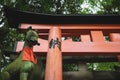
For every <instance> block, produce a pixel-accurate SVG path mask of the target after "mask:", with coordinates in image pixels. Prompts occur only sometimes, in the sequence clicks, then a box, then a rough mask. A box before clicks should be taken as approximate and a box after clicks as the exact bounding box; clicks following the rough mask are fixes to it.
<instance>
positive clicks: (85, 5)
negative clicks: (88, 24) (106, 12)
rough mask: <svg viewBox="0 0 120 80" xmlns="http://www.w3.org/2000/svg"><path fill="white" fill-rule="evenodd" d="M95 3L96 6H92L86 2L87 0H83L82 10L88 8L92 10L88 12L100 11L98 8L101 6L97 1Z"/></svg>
mask: <svg viewBox="0 0 120 80" xmlns="http://www.w3.org/2000/svg"><path fill="white" fill-rule="evenodd" d="M101 1H102V0H101ZM96 3H97V6H93V5H91V4H90V3H89V2H88V0H84V2H83V4H82V5H81V8H82V11H84V10H86V9H88V10H90V11H91V12H92V13H91V12H89V13H91V14H96V13H97V11H100V10H101V9H100V8H101V7H102V6H101V5H100V3H99V2H96Z"/></svg>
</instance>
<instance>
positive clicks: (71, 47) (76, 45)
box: [16, 39, 120, 56]
mask: <svg viewBox="0 0 120 80" xmlns="http://www.w3.org/2000/svg"><path fill="white" fill-rule="evenodd" d="M40 43H41V45H40V46H35V47H34V48H33V50H34V52H35V53H38V54H39V55H46V53H47V49H48V47H47V46H48V41H47V40H42V39H40ZM18 44H21V45H22V43H19V42H18ZM21 47H22V46H19V45H17V46H16V49H17V50H16V51H17V52H19V51H20V50H21ZM18 50H19V51H18ZM62 54H63V55H66V56H67V55H69V56H71V55H72V56H73V55H74V56H75V55H76V56H77V55H78V56H80V55H117V54H120V42H104V43H103V42H102V43H100V42H72V41H71V40H70V41H69V40H68V41H67V40H65V41H63V42H62Z"/></svg>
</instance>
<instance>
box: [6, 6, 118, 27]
mask: <svg viewBox="0 0 120 80" xmlns="http://www.w3.org/2000/svg"><path fill="white" fill-rule="evenodd" d="M4 11H5V15H6V17H7V20H8V23H9V25H10V26H11V27H14V28H17V26H18V24H20V23H32V24H120V14H104V15H103V14H44V13H33V12H28V11H21V10H18V9H16V8H11V7H8V6H4Z"/></svg>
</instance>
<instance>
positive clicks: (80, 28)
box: [19, 23, 120, 34]
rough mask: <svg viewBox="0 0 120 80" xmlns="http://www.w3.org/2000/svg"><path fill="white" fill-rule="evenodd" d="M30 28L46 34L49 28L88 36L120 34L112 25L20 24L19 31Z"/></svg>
mask: <svg viewBox="0 0 120 80" xmlns="http://www.w3.org/2000/svg"><path fill="white" fill-rule="evenodd" d="M29 26H32V28H33V29H36V30H38V31H39V32H40V33H48V32H49V29H50V28H51V27H54V26H55V27H60V29H61V30H62V34H63V33H79V34H88V33H90V31H91V30H92V31H94V30H101V31H103V32H104V34H108V33H110V32H120V25H117V24H116V25H115V24H114V25H113V24H104V25H103V24H86V25H85V24H63V25H62V24H59V25H49V24H24V23H22V24H21V26H20V27H19V29H21V31H22V32H24V31H25V30H26V29H27V27H29Z"/></svg>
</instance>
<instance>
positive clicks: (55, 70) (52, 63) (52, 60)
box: [45, 27, 62, 80]
mask: <svg viewBox="0 0 120 80" xmlns="http://www.w3.org/2000/svg"><path fill="white" fill-rule="evenodd" d="M48 41H49V46H48V53H47V58H46V59H47V60H46V71H45V80H62V53H61V30H60V28H59V27H51V29H50V31H49V40H48Z"/></svg>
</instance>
